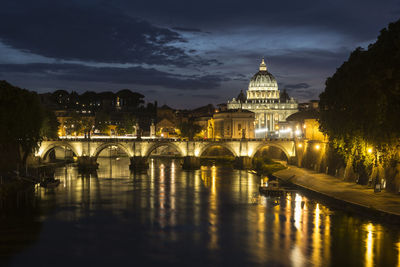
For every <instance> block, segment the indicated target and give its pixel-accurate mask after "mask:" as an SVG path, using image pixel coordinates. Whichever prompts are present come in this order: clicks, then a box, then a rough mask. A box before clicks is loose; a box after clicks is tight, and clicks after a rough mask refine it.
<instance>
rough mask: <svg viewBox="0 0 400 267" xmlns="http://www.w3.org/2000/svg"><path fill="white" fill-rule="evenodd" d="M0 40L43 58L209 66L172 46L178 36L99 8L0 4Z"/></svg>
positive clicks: (43, 3)
mask: <svg viewBox="0 0 400 267" xmlns="http://www.w3.org/2000/svg"><path fill="white" fill-rule="evenodd" d="M2 7H3V8H0V40H1V41H2V42H3V43H5V44H7V45H9V46H11V47H13V48H16V49H20V50H24V51H28V52H31V53H34V54H39V55H43V56H46V57H51V58H57V59H66V60H83V61H97V62H113V63H115V62H117V63H141V64H143V63H145V64H157V65H174V66H187V65H202V64H205V65H209V64H213V63H215V62H209V61H207V60H202V59H201V58H199V57H196V58H193V57H190V56H188V54H187V53H186V52H185V51H184V49H182V48H178V47H176V46H174V45H173V44H174V43H184V42H186V40H185V39H184V38H183V37H182V36H181V35H180V34H179V33H177V32H175V31H172V30H170V29H168V28H163V27H158V26H154V25H152V24H150V23H149V22H147V21H145V20H142V19H138V18H133V17H130V16H127V15H124V13H123V12H122V11H121V10H119V9H116V8H113V7H111V6H104V3H103V4H100V5H94V6H87V5H78V4H74V3H73V2H69V1H64V2H58V1H34V3H33V2H32V1H28V2H26V1H17V2H15V3H10V2H9V1H5V2H4V3H3V2H2Z"/></svg>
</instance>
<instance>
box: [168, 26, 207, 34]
mask: <svg viewBox="0 0 400 267" xmlns="http://www.w3.org/2000/svg"><path fill="white" fill-rule="evenodd" d="M172 29H173V30H175V31H181V32H194V33H210V32H203V31H202V30H200V29H196V28H185V27H172Z"/></svg>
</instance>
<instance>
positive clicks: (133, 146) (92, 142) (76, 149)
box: [36, 138, 296, 167]
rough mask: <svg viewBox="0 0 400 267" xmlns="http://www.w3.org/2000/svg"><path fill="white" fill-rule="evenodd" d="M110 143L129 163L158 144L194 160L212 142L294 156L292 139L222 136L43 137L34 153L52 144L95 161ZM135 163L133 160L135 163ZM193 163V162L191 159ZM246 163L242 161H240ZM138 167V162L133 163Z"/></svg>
mask: <svg viewBox="0 0 400 267" xmlns="http://www.w3.org/2000/svg"><path fill="white" fill-rule="evenodd" d="M110 146H116V147H118V148H120V149H121V150H123V151H124V152H125V153H126V154H127V155H128V156H129V157H130V158H131V166H132V164H133V166H135V162H142V161H143V162H144V161H146V159H147V158H148V157H149V156H150V155H151V153H152V152H153V151H154V150H155V149H157V148H159V147H165V146H168V147H171V148H174V149H175V150H176V151H178V153H179V154H180V156H182V157H184V158H185V159H186V158H187V159H188V160H189V161H188V162H189V165H190V164H191V163H190V162H197V161H196V159H198V158H199V157H201V156H202V155H203V153H204V152H205V151H206V150H207V149H209V148H211V147H215V146H222V147H224V148H226V149H227V150H229V151H230V152H231V153H232V154H233V156H234V157H236V158H239V159H244V160H245V161H246V159H247V161H248V160H249V159H251V158H252V157H253V156H254V155H255V154H256V153H257V152H258V151H259V150H261V149H262V148H264V147H267V146H269V147H276V148H278V149H280V150H281V151H282V152H283V153H284V154H285V155H286V158H287V159H290V158H291V157H294V156H296V149H295V148H296V147H295V142H294V140H292V139H224V140H217V141H213V140H198V141H184V140H179V139H142V140H137V139H123V138H108V139H59V140H53V141H43V142H42V143H41V146H40V148H39V150H38V151H37V153H36V156H37V157H40V158H41V159H45V158H46V156H47V155H48V153H49V152H50V151H51V150H52V149H54V148H56V147H60V148H63V149H67V150H71V151H72V152H73V153H74V154H75V156H77V157H78V159H79V158H82V159H90V162H92V163H95V162H96V160H97V157H98V156H99V154H100V152H101V151H103V150H104V149H106V148H109V147H110ZM136 165H137V164H136ZM194 165H197V163H194ZM244 165H246V163H244ZM137 167H139V166H137Z"/></svg>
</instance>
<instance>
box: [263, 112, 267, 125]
mask: <svg viewBox="0 0 400 267" xmlns="http://www.w3.org/2000/svg"><path fill="white" fill-rule="evenodd" d="M267 127H268V125H267V113H266V112H264V128H267Z"/></svg>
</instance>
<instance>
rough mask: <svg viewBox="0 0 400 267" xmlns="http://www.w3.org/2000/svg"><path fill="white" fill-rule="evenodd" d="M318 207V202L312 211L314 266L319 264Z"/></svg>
mask: <svg viewBox="0 0 400 267" xmlns="http://www.w3.org/2000/svg"><path fill="white" fill-rule="evenodd" d="M319 227H320V209H319V204H318V203H317V205H316V206H315V212H314V232H313V237H312V239H313V255H312V259H313V263H314V265H315V266H321V234H320V229H319Z"/></svg>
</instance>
